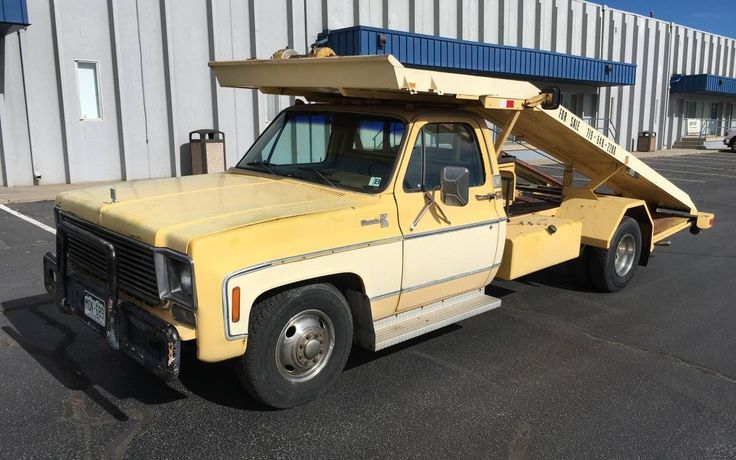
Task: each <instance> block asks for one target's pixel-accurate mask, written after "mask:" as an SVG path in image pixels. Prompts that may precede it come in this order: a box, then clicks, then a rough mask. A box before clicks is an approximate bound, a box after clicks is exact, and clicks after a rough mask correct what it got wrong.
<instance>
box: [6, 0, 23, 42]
mask: <svg viewBox="0 0 736 460" xmlns="http://www.w3.org/2000/svg"><path fill="white" fill-rule="evenodd" d="M29 25H30V23H29V22H28V6H27V5H26V0H0V34H2V35H7V34H9V33H11V32H15V31H16V30H18V29H22V28H24V27H28V26H29Z"/></svg>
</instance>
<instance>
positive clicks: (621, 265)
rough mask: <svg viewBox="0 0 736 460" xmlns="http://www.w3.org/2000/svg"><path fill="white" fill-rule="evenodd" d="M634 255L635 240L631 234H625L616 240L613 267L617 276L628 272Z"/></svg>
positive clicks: (632, 263)
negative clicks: (619, 239)
mask: <svg viewBox="0 0 736 460" xmlns="http://www.w3.org/2000/svg"><path fill="white" fill-rule="evenodd" d="M634 256H636V241H634V237H633V236H631V235H625V236H624V237H623V238H621V241H619V242H618V247H616V257H615V258H614V268H615V269H616V274H617V275H618V276H626V274H627V273H629V271H630V270H631V267H633V266H634Z"/></svg>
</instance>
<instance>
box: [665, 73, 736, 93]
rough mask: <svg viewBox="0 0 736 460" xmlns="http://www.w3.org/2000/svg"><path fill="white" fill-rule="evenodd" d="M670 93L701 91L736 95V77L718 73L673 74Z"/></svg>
mask: <svg viewBox="0 0 736 460" xmlns="http://www.w3.org/2000/svg"><path fill="white" fill-rule="evenodd" d="M670 93H673V94H674V93H701V94H717V95H726V96H736V78H730V77H721V76H718V75H710V74H700V75H672V78H671V79H670Z"/></svg>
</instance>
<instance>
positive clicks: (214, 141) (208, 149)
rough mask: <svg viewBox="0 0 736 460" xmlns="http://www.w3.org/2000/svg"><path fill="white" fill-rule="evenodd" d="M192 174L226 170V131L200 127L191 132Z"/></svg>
mask: <svg viewBox="0 0 736 460" xmlns="http://www.w3.org/2000/svg"><path fill="white" fill-rule="evenodd" d="M189 152H190V154H191V155H192V174H208V173H216V172H223V171H224V170H225V133H223V132H222V131H216V130H214V129H198V130H196V131H192V132H191V133H189Z"/></svg>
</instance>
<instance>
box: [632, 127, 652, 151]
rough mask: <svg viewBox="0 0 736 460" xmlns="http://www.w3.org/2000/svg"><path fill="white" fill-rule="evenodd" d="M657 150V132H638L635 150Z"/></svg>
mask: <svg viewBox="0 0 736 460" xmlns="http://www.w3.org/2000/svg"><path fill="white" fill-rule="evenodd" d="M655 150H657V133H655V132H652V131H642V132H640V133H639V142H637V144H636V151H637V152H654V151H655Z"/></svg>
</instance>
